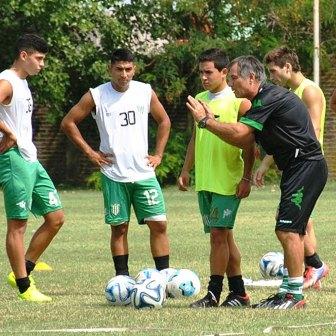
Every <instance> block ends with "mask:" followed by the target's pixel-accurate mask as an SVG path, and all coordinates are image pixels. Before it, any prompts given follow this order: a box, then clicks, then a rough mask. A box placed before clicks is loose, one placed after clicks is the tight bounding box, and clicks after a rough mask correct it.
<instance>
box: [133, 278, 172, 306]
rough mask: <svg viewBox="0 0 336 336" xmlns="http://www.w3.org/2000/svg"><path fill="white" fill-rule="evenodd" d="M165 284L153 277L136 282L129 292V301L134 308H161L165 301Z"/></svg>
mask: <svg viewBox="0 0 336 336" xmlns="http://www.w3.org/2000/svg"><path fill="white" fill-rule="evenodd" d="M165 290H166V286H165V285H164V284H163V283H162V281H160V280H158V279H154V278H149V279H145V280H143V281H142V282H139V283H136V284H135V285H134V287H133V290H132V293H131V303H132V306H133V307H134V308H136V309H143V308H156V309H158V308H162V305H163V303H164V301H165V298H166V294H165Z"/></svg>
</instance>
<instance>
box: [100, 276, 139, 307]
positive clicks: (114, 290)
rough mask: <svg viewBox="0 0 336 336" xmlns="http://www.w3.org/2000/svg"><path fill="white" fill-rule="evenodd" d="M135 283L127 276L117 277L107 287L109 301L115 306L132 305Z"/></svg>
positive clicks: (106, 292) (106, 294) (106, 293)
mask: <svg viewBox="0 0 336 336" xmlns="http://www.w3.org/2000/svg"><path fill="white" fill-rule="evenodd" d="M134 285H135V281H134V280H133V279H132V278H131V277H130V276H127V275H117V276H115V277H113V278H112V279H110V280H109V282H108V283H107V285H106V287H105V296H106V299H107V301H108V302H109V303H110V304H111V305H113V306H127V305H128V304H130V303H131V292H132V289H133V286H134Z"/></svg>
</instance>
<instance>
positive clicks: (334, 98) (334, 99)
mask: <svg viewBox="0 0 336 336" xmlns="http://www.w3.org/2000/svg"><path fill="white" fill-rule="evenodd" d="M330 109H331V111H333V112H335V113H336V89H334V91H333V93H332V95H331V97H330Z"/></svg>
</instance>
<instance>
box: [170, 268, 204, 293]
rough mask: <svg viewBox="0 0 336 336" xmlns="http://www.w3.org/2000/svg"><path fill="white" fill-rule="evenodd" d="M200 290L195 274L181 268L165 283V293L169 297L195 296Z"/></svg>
mask: <svg viewBox="0 0 336 336" xmlns="http://www.w3.org/2000/svg"><path fill="white" fill-rule="evenodd" d="M200 289H201V283H200V280H199V278H198V276H197V274H196V273H195V272H193V271H191V270H188V269H185V268H182V269H180V270H178V271H177V272H176V274H175V275H173V276H172V277H171V279H170V280H169V281H168V283H167V292H168V295H169V296H170V297H173V298H178V297H182V296H195V295H197V294H198V293H199V291H200Z"/></svg>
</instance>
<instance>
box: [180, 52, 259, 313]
mask: <svg viewBox="0 0 336 336" xmlns="http://www.w3.org/2000/svg"><path fill="white" fill-rule="evenodd" d="M228 63H229V59H228V57H227V55H226V54H225V52H224V51H222V50H221V49H209V50H206V51H204V52H203V53H202V54H201V55H200V57H199V71H200V78H201V81H202V85H203V87H204V89H206V91H204V92H201V93H199V94H198V95H197V96H196V99H198V100H200V101H203V102H205V103H206V104H208V105H209V106H210V107H211V110H212V111H213V113H214V115H215V117H216V120H218V121H219V122H229V123H230V122H237V120H238V119H239V118H240V116H241V115H243V114H244V113H245V112H246V111H247V110H248V109H249V108H250V106H251V104H250V102H249V101H248V100H245V99H238V98H236V97H235V95H234V93H233V91H232V90H231V88H230V87H229V86H228V85H227V82H226V75H227V65H228ZM206 123H207V118H204V119H203V120H201V121H200V122H199V123H198V125H196V126H195V127H194V131H193V135H192V138H191V140H190V142H189V145H188V149H187V153H186V157H185V162H184V165H183V168H182V172H181V174H180V177H179V179H178V185H179V188H180V190H182V191H184V190H187V187H188V185H189V171H190V170H191V169H192V167H193V166H194V164H195V179H196V191H197V193H198V202H199V208H200V212H201V215H202V219H203V225H204V231H205V232H206V233H210V270H211V275H210V281H209V285H208V293H207V294H206V295H205V297H204V298H202V299H200V300H198V301H196V302H194V303H192V304H191V305H190V306H191V307H192V308H206V307H217V306H218V305H219V301H220V295H221V292H222V287H223V279H224V274H225V273H226V275H227V277H228V284H229V294H228V296H227V298H226V299H225V300H224V302H223V303H222V304H221V306H224V307H242V306H248V305H249V303H250V299H249V296H248V295H247V294H246V292H245V288H244V282H243V279H242V275H241V269H240V262H241V256H240V252H239V249H238V247H237V245H236V243H235V241H234V237H233V232H232V229H233V226H234V223H235V218H236V214H237V211H238V208H239V204H240V200H241V199H242V198H244V197H247V196H248V195H249V193H250V189H251V173H252V166H253V163H254V146H253V145H251V146H250V147H249V149H247V150H244V151H243V152H242V151H241V150H240V149H239V148H237V147H234V146H231V145H229V144H228V143H225V142H223V141H222V140H221V139H219V138H218V137H217V136H216V135H214V134H212V133H211V132H209V131H208V130H206V129H205V126H206Z"/></svg>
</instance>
